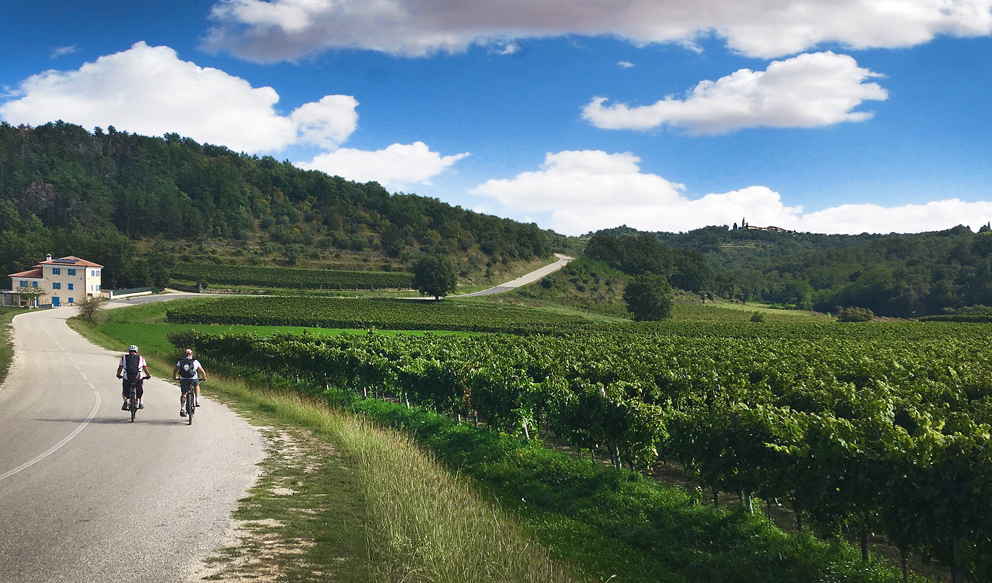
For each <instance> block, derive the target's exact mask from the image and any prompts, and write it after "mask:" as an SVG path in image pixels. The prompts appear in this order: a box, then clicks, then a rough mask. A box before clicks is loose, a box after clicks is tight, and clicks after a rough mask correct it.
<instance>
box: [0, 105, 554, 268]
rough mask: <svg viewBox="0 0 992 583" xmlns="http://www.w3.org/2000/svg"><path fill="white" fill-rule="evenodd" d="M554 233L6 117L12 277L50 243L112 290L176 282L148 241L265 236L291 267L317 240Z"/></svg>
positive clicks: (2, 216) (1, 152)
mask: <svg viewBox="0 0 992 583" xmlns="http://www.w3.org/2000/svg"><path fill="white" fill-rule="evenodd" d="M556 238H557V239H561V237H556V235H555V234H554V233H550V232H545V231H544V230H542V229H540V228H538V227H537V226H536V225H534V224H523V223H519V222H516V221H512V220H508V219H502V218H499V217H495V216H490V215H483V214H479V213H475V212H471V211H467V210H464V209H462V208H460V207H456V206H451V205H449V204H446V203H442V202H441V201H439V200H437V199H432V198H427V197H422V196H416V195H410V194H402V193H398V194H390V193H389V192H387V191H386V190H385V189H384V188H383V187H382V186H380V185H379V184H378V183H375V182H369V183H366V184H359V183H356V182H351V181H348V180H344V179H343V178H340V177H336V176H328V175H326V174H324V173H322V172H317V171H305V170H300V169H298V168H296V167H294V166H293V165H292V164H290V163H289V162H279V161H277V160H276V159H274V158H272V157H268V156H266V157H258V156H249V155H247V154H239V153H236V152H232V151H231V150H228V149H227V148H224V147H220V146H212V145H208V144H199V143H197V142H195V141H193V140H191V139H188V138H182V137H180V136H179V135H176V134H168V135H166V136H164V137H146V136H139V135H135V134H129V133H127V132H121V131H116V130H115V129H114V128H113V127H109V128H107V130H106V131H103V130H101V129H100V128H96V130H95V131H94V132H92V133H91V132H88V131H87V130H85V129H84V128H81V127H79V126H76V125H72V124H67V123H63V122H55V123H50V124H46V125H43V126H39V127H35V128H31V127H26V126H20V127H13V126H11V125H9V124H7V123H0V271H2V275H3V276H4V279H5V280H6V282H5V283H6V284H8V285H9V283H10V280H9V278H6V275H7V274H8V273H12V272H14V271H18V270H22V269H27V268H30V267H31V266H32V265H34V264H35V263H37V262H38V261H39V260H40V259H41V258H42V257H43V256H44V254H45V253H46V252H52V253H54V254H55V255H68V254H73V255H78V256H81V257H85V258H87V259H90V260H92V261H96V262H98V263H101V264H103V265H104V266H105V267H106V269H105V271H104V278H105V279H104V282H105V285H106V286H107V287H128V286H132V285H147V284H151V283H153V282H154V281H155V280H159V281H163V280H164V281H167V274H166V273H162V272H161V271H162V269H163V266H167V265H168V264H169V262H170V258H169V257H166V255H167V254H168V249H169V246H167V245H154V244H148V243H149V241H152V242H154V241H160V242H161V241H163V240H166V241H167V240H174V239H187V240H244V241H248V240H253V241H264V242H267V243H269V244H270V245H272V246H277V247H278V248H279V249H280V250H281V252H282V254H283V255H284V258H285V261H284V264H286V265H294V264H295V263H296V260H298V259H299V257H300V256H301V254H303V253H305V252H306V251H307V250H308V249H325V250H326V249H339V250H359V251H361V250H374V251H375V252H377V253H380V254H382V255H383V256H385V257H391V258H395V259H396V260H397V261H398V262H399V263H400V264H403V265H409V264H410V263H411V261H412V260H413V259H414V258H415V257H416V255H417V254H418V253H443V254H447V253H465V252H467V251H468V250H470V249H471V250H475V251H478V253H479V254H480V256H482V254H484V256H485V257H487V258H488V260H490V261H491V260H494V259H495V260H501V261H514V260H520V259H523V260H526V259H530V258H532V257H535V256H546V255H548V254H549V253H550V249H551V248H550V244H551V243H550V241H552V240H553V239H556ZM139 240H141V241H143V242H144V243H145V244H142V245H138V244H137V241H139ZM483 263H485V260H483Z"/></svg>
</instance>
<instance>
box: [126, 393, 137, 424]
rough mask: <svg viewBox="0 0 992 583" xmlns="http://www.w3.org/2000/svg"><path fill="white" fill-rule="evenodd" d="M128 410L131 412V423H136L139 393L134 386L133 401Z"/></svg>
mask: <svg viewBox="0 0 992 583" xmlns="http://www.w3.org/2000/svg"><path fill="white" fill-rule="evenodd" d="M128 409H129V410H130V411H131V423H134V415H135V413H137V412H138V392H137V391H136V390H135V389H134V387H133V386H132V387H131V401H130V403H129V405H128Z"/></svg>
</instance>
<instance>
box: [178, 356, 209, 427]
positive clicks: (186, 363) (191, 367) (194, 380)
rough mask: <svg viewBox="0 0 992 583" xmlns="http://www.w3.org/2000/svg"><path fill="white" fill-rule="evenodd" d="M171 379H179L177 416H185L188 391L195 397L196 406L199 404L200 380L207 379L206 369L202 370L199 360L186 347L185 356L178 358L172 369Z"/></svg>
mask: <svg viewBox="0 0 992 583" xmlns="http://www.w3.org/2000/svg"><path fill="white" fill-rule="evenodd" d="M172 380H174V381H179V391H180V394H179V416H180V417H185V416H186V407H185V405H186V399H187V398H188V397H187V394H188V393H193V395H190V396H191V397H194V398H195V399H196V406H197V407H199V406H200V381H205V380H207V371H205V370H203V365H201V364H200V361H199V360H196V359H195V358H193V351H192V350H190V349H189V348H187V349H186V358H183V359H180V360H179V361H178V362H177V363H176V366H175V368H173V369H172Z"/></svg>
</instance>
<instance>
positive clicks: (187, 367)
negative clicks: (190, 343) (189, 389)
mask: <svg viewBox="0 0 992 583" xmlns="http://www.w3.org/2000/svg"><path fill="white" fill-rule="evenodd" d="M179 376H180V378H184V379H191V378H193V377H194V376H196V368H195V367H194V366H193V359H192V358H184V359H182V360H180V361H179Z"/></svg>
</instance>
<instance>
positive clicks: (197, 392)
mask: <svg viewBox="0 0 992 583" xmlns="http://www.w3.org/2000/svg"><path fill="white" fill-rule="evenodd" d="M192 383H193V388H194V389H195V390H196V401H195V402H196V406H197V407H199V406H200V380H199V379H195V380H193V381H192Z"/></svg>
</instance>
